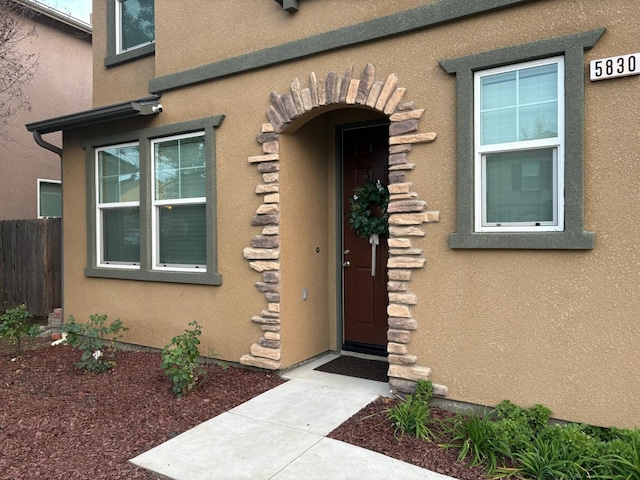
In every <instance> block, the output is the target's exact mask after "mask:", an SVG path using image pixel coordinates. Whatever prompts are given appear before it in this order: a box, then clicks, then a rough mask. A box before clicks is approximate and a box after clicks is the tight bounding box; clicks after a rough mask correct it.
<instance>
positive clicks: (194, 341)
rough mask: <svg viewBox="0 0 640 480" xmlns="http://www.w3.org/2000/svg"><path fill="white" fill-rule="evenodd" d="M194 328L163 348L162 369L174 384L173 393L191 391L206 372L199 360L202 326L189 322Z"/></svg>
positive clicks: (176, 337)
mask: <svg viewBox="0 0 640 480" xmlns="http://www.w3.org/2000/svg"><path fill="white" fill-rule="evenodd" d="M189 326H190V327H193V329H192V330H189V329H187V330H185V331H184V333H183V334H181V335H178V336H175V337H173V338H172V339H171V343H170V344H169V345H167V346H165V347H164V348H163V349H162V369H163V370H164V373H165V374H166V375H167V377H169V379H170V380H171V383H172V384H173V393H174V394H176V395H177V396H179V397H181V396H184V395H187V394H188V393H189V392H191V391H192V390H193V389H194V388H195V387H196V386H197V385H198V381H199V380H200V379H201V377H202V376H203V374H204V373H205V369H204V367H203V366H202V364H201V363H200V362H199V361H198V358H199V357H200V351H199V350H198V345H199V344H200V339H199V338H198V337H200V335H201V334H202V327H201V326H200V325H199V324H198V322H196V321H193V322H190V323H189Z"/></svg>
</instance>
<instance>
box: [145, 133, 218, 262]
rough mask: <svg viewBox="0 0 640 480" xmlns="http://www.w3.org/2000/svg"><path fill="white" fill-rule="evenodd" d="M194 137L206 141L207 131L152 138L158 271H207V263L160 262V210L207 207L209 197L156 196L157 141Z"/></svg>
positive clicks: (153, 243)
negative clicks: (166, 197)
mask: <svg viewBox="0 0 640 480" xmlns="http://www.w3.org/2000/svg"><path fill="white" fill-rule="evenodd" d="M194 137H202V140H203V142H206V135H205V131H204V130H201V131H196V132H191V133H185V134H178V135H172V136H169V137H160V138H155V139H153V140H151V145H150V149H149V150H150V155H151V175H150V178H151V224H152V225H153V228H152V229H151V230H152V232H151V255H152V259H153V263H152V266H151V268H152V269H153V270H158V271H172V272H202V273H204V272H206V271H207V265H206V264H202V265H186V264H166V265H165V264H161V263H160V234H159V231H160V215H159V210H160V208H162V207H166V206H173V205H204V206H205V208H206V205H207V198H206V196H204V197H194V198H176V199H169V200H158V199H157V198H156V180H155V179H156V171H155V165H156V161H155V145H156V144H157V143H163V142H167V141H171V140H179V139H184V138H194ZM203 166H204V167H205V171H206V167H207V160H206V159H205V164H204V165H203Z"/></svg>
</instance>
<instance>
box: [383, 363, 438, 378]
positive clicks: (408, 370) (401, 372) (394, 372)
mask: <svg viewBox="0 0 640 480" xmlns="http://www.w3.org/2000/svg"><path fill="white" fill-rule="evenodd" d="M387 375H389V376H390V377H395V378H404V379H405V380H413V381H414V382H417V381H418V380H429V378H431V369H430V368H428V367H419V366H416V365H413V366H404V365H392V364H389V370H388V372H387Z"/></svg>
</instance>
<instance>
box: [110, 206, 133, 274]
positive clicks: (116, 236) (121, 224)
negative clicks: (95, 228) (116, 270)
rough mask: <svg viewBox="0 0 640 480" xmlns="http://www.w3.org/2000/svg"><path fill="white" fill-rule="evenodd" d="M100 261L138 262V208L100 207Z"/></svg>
mask: <svg viewBox="0 0 640 480" xmlns="http://www.w3.org/2000/svg"><path fill="white" fill-rule="evenodd" d="M102 261H103V262H104V263H128V264H132V263H134V264H138V263H140V209H139V208H138V207H131V208H108V209H107V208H105V209H102Z"/></svg>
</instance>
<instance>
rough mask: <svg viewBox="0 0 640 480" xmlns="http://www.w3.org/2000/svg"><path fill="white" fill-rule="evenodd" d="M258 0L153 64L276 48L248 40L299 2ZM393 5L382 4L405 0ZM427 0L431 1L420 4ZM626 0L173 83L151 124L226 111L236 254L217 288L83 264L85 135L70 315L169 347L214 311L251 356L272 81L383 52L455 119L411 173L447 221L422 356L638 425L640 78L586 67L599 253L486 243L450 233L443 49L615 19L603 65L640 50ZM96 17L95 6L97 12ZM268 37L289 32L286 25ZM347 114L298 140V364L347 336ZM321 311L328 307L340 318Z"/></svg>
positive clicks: (164, 67) (223, 151) (445, 369)
mask: <svg viewBox="0 0 640 480" xmlns="http://www.w3.org/2000/svg"><path fill="white" fill-rule="evenodd" d="M172 3H174V2H163V1H159V2H158V4H157V5H158V6H157V12H158V15H162V14H164V13H163V12H172V9H173V8H177V7H174V6H173V5H172ZM204 3H207V4H208V2H194V4H195V5H194V7H193V12H201V11H202V10H203V9H204V6H203V5H204ZM244 3H246V2H244ZM244 3H242V2H241V3H233V2H232V3H225V5H224V6H223V7H220V8H223V9H225V11H227V13H225V15H232V13H234V14H235V15H236V16H238V18H245V17H244V15H246V18H247V19H249V18H252V19H253V20H254V21H253V22H252V23H251V27H252V28H251V29H249V30H247V29H245V30H243V29H240V28H237V29H236V31H235V33H237V32H239V31H242V33H243V34H246V35H235V36H234V35H229V34H228V33H229V32H227V31H226V30H225V28H226V27H224V28H221V29H214V28H209V29H205V28H195V29H193V30H192V32H191V33H192V34H191V35H190V36H189V42H188V44H189V47H188V48H186V46H185V44H186V43H187V42H184V37H183V36H182V35H181V34H180V35H179V33H181V32H178V30H177V29H175V28H174V27H169V26H168V23H169V22H160V24H159V25H158V27H157V35H158V48H157V56H156V58H155V62H156V69H157V71H158V73H167V72H173V71H177V70H180V69H182V68H185V67H187V66H190V65H195V64H198V63H202V62H203V61H213V60H216V59H219V58H222V57H223V56H227V55H229V54H231V53H239V50H237V48H246V49H249V50H253V49H255V48H257V47H258V46H260V45H262V44H261V43H260V44H258V43H256V42H257V40H252V39H251V37H252V35H250V33H251V32H253V31H257V30H259V29H258V28H257V26H258V25H259V24H260V23H261V22H263V19H262V17H261V16H260V15H257V13H259V12H256V10H255V9H256V8H257V9H260V11H261V9H264V10H265V12H266V11H268V12H269V13H268V14H267V13H265V17H264V18H271V17H274V16H278V15H281V14H283V15H284V12H282V10H281V9H279V6H278V5H277V4H276V3H275V2H273V5H269V2H264V4H263V3H262V2H261V3H260V6H255V8H254V9H253V11H252V12H251V13H248V11H246V10H245V9H242V8H239V7H236V5H244ZM327 3H328V4H335V3H336V2H327ZM352 3H354V4H355V5H357V6H354V11H355V12H359V13H358V14H357V15H356V14H354V15H355V16H353V17H350V18H352V19H351V20H344V19H343V16H341V15H338V14H335V13H334V11H333V10H331V13H329V14H327V15H326V16H318V11H317V10H316V9H317V8H320V7H319V5H321V4H324V2H306V3H305V2H301V9H300V11H299V12H298V13H296V14H295V16H291V17H289V16H287V17H286V18H283V19H282V20H281V22H280V24H279V30H283V31H285V32H282V33H280V35H282V38H283V39H284V38H287V39H288V38H294V37H296V36H297V35H298V34H299V33H300V32H303V31H306V30H305V29H307V30H308V31H309V32H311V31H316V30H314V29H317V28H319V27H317V24H319V23H321V22H319V21H318V18H323V21H324V20H326V26H325V27H323V28H325V29H327V30H329V29H330V28H334V27H336V26H339V25H343V24H345V23H344V22H347V23H349V22H351V21H355V20H354V19H359V20H362V19H364V18H369V17H368V16H367V15H369V14H372V15H375V14H377V11H376V13H371V12H372V11H371V10H366V9H363V10H360V6H359V5H360V2H352ZM362 3H364V2H362ZM366 3H371V2H366ZM391 3H392V5H391V4H390V5H389V6H388V7H384V8H404V5H405V3H404V2H395V3H393V2H391ZM400 3H402V7H400ZM419 3H425V2H413V3H412V5H413V4H419ZM611 3H612V2H607V5H604V3H602V4H601V2H579V7H580V8H577V6H576V2H574V1H569V0H558V1H555V2H541V1H538V2H532V3H530V4H527V5H524V6H521V7H516V8H513V9H510V10H505V11H501V12H496V13H492V14H487V15H484V16H480V17H474V18H469V19H466V20H462V21H459V22H456V23H453V24H447V25H443V26H440V27H436V28H432V29H428V30H423V31H420V32H416V33H412V34H407V35H403V36H398V37H395V38H392V39H389V40H386V41H380V42H373V43H369V44H365V45H363V46H360V47H357V48H356V47H354V48H346V49H343V50H338V51H335V52H331V53H327V54H320V55H316V56H313V57H310V58H305V59H303V60H300V61H297V62H294V63H290V64H282V65H278V66H274V67H272V68H268V69H262V70H259V71H256V72H251V73H246V74H241V75H236V76H232V77H229V78H223V79H220V80H217V81H214V82H209V83H203V84H199V85H197V86H193V87H190V88H184V89H179V90H175V91H170V92H167V93H165V94H164V96H163V98H162V104H163V106H164V112H163V113H162V114H161V115H159V116H158V117H157V118H156V119H154V120H151V121H152V122H155V123H154V124H157V125H159V124H171V123H175V122H179V121H183V120H188V119H194V118H201V117H206V116H209V115H214V114H225V115H227V118H226V119H225V121H224V123H223V125H222V126H221V127H220V128H219V129H218V130H217V136H216V139H217V145H216V154H217V188H218V199H219V201H218V205H217V212H218V244H219V247H218V256H219V271H220V272H221V273H222V276H223V283H222V285H221V286H218V287H202V286H188V285H176V284H158V283H149V284H145V283H141V282H128V281H115V280H111V281H110V280H98V279H88V278H85V277H84V275H83V269H84V267H85V264H86V258H85V257H86V255H85V253H84V252H85V251H86V232H85V224H84V222H85V215H86V212H85V199H84V192H83V190H82V189H83V188H84V181H85V180H84V167H83V162H84V160H83V159H82V158H81V153H82V152H81V151H80V150H79V149H78V148H76V147H74V146H73V145H74V139H73V138H72V137H69V139H68V142H65V147H67V146H68V147H69V151H67V152H66V153H65V155H66V157H65V179H64V180H65V182H67V185H69V184H72V185H77V186H79V188H77V189H73V190H71V191H67V192H66V193H65V195H66V196H65V206H66V209H65V218H66V219H67V220H66V221H65V240H66V245H65V269H66V270H65V275H66V281H67V282H66V285H65V314H71V313H72V314H74V315H76V317H80V318H82V317H86V316H87V315H88V314H90V313H94V312H98V311H100V312H102V311H104V312H105V313H108V314H109V315H110V316H112V317H114V318H115V317H120V318H122V319H123V321H124V322H125V323H126V324H128V325H129V326H130V327H131V331H130V332H128V334H127V337H126V340H127V341H131V342H134V343H147V344H150V345H152V346H162V345H164V344H165V343H167V342H168V340H169V338H170V336H172V335H175V334H176V333H179V332H180V331H182V329H184V328H185V327H186V324H187V323H188V321H190V320H193V319H197V320H199V321H201V323H203V325H204V330H203V345H205V346H210V347H212V348H213V349H215V350H216V351H217V352H218V353H219V354H220V356H221V357H222V358H224V359H227V360H232V361H237V359H238V358H239V357H240V356H241V355H243V354H245V353H247V352H248V350H249V347H250V346H251V344H252V343H254V342H256V341H257V339H258V338H259V337H260V334H261V333H260V329H259V327H258V326H257V325H254V324H252V323H251V321H250V319H251V317H252V316H254V315H256V314H258V313H259V312H260V311H261V310H262V309H264V308H265V307H266V304H265V300H264V296H262V295H261V294H260V293H259V292H257V290H256V289H255V288H254V287H253V284H254V283H255V282H256V281H259V280H260V275H259V274H257V273H256V272H254V271H253V270H251V269H250V268H249V266H248V262H247V261H246V260H245V259H244V258H243V257H242V248H243V247H245V246H248V245H249V242H250V240H251V238H252V237H253V236H255V235H258V234H259V233H260V228H259V227H251V225H250V220H251V218H252V216H253V215H254V214H255V211H256V208H257V207H258V206H259V205H260V203H261V199H260V197H259V196H257V195H256V194H255V193H254V188H255V186H256V185H257V184H258V183H261V178H260V175H259V173H258V172H257V170H256V169H255V167H254V166H253V165H250V164H249V163H248V162H247V158H248V157H249V156H252V155H257V154H260V153H261V149H260V145H259V144H258V143H257V142H256V140H255V137H256V135H257V134H258V133H260V126H261V124H262V123H264V122H266V121H267V120H266V117H265V113H264V112H265V111H266V109H267V107H268V105H269V103H268V102H269V93H270V92H271V91H273V90H275V91H278V92H281V93H282V92H285V91H287V90H288V89H289V88H290V82H291V80H292V79H293V78H294V77H299V78H300V80H301V82H302V83H303V86H304V85H306V83H307V78H308V74H309V72H311V71H315V72H317V74H318V76H319V77H321V78H325V77H326V75H327V73H328V72H329V71H336V72H338V73H340V74H342V73H344V71H345V70H346V69H347V68H348V67H349V66H350V65H354V66H355V69H354V76H356V77H359V75H360V73H361V71H362V68H363V67H364V65H365V64H366V63H369V62H372V63H374V64H375V65H376V78H379V79H384V78H386V77H387V75H389V74H390V73H396V74H397V75H398V78H399V86H402V87H406V88H407V93H406V97H405V100H410V101H413V102H415V104H416V108H425V109H426V112H425V114H424V116H423V118H422V120H421V122H420V131H435V132H437V133H438V139H437V140H436V141H435V142H434V143H431V144H424V145H416V146H414V148H413V150H412V152H411V153H410V154H409V158H408V161H409V162H412V163H416V168H415V171H413V172H411V173H410V174H409V178H410V180H411V181H412V182H413V184H414V185H413V190H414V191H416V192H417V193H418V194H419V195H420V198H421V199H423V200H426V201H427V202H428V208H429V210H439V211H440V212H441V221H440V223H438V224H430V225H426V226H425V229H426V232H427V234H426V236H425V237H424V238H416V239H414V247H417V248H422V249H424V252H425V253H424V255H425V257H426V258H427V266H426V268H425V269H423V270H420V271H418V272H417V273H416V274H415V275H414V279H413V280H412V282H411V290H412V291H413V292H414V293H416V294H417V296H418V299H419V304H418V305H417V306H415V307H414V308H413V315H414V317H415V318H416V319H417V321H418V324H419V328H418V330H417V331H416V332H415V333H414V334H413V337H412V340H411V343H410V344H409V353H411V354H413V355H416V356H417V357H418V363H419V364H420V365H422V366H428V367H430V368H431V369H432V371H433V374H432V379H433V381H434V382H435V383H438V384H443V385H446V386H447V387H448V389H449V398H451V399H454V400H462V401H467V402H474V403H480V404H495V403H497V402H499V401H500V400H502V399H503V398H508V399H510V400H512V401H514V402H517V403H520V404H524V405H531V404H534V403H543V404H545V405H548V406H549V407H551V408H552V410H553V411H554V414H555V415H556V416H557V417H560V418H563V419H568V420H581V421H586V422H592V423H597V424H604V425H607V424H615V425H619V426H638V425H639V423H638V422H639V421H638V419H639V418H640V407H639V406H638V402H637V401H636V399H637V398H638V397H639V396H640V387H639V384H638V382H637V373H636V372H637V371H638V370H639V369H640V356H638V355H637V344H638V339H640V327H639V326H638V322H637V315H638V312H639V311H640V296H639V295H638V290H639V288H638V285H639V280H640V278H639V277H640V273H639V272H640V269H639V267H640V261H639V258H640V257H639V256H638V254H637V250H638V243H639V242H638V235H637V225H638V224H640V209H638V208H637V207H636V206H637V204H638V200H640V199H639V198H638V197H639V196H640V195H639V193H638V192H640V189H639V188H638V187H639V185H638V183H640V181H639V180H638V179H639V178H640V175H638V173H640V172H638V169H639V168H640V167H638V165H639V160H640V158H639V154H638V151H637V144H638V137H639V133H638V132H639V128H638V122H637V111H638V109H639V107H640V99H639V97H638V95H637V91H638V82H640V77H631V78H625V79H617V80H608V81H604V82H598V83H593V84H592V83H589V81H588V79H587V81H586V92H585V112H586V121H585V125H586V127H585V171H586V173H585V219H586V220H585V227H586V229H587V230H591V231H594V232H595V233H596V247H595V249H594V250H590V251H515V250H514V251H504V250H495V251H490V250H484V251H477V250H451V249H450V248H449V246H448V237H449V234H450V233H451V232H453V231H455V229H456V224H455V220H456V208H455V165H456V156H455V152H456V143H455V142H456V130H455V128H456V125H455V78H454V77H453V76H450V75H448V74H447V73H446V72H444V70H443V69H442V68H441V67H440V66H439V64H438V61H439V60H443V59H446V58H453V57H457V56H461V55H467V54H473V53H478V52H481V51H487V50H493V49H497V48H501V47H506V46H512V45H518V44H522V43H526V42H530V41H535V40H540V39H544V38H550V37H556V36H560V35H564V34H569V33H576V32H580V31H586V30H591V29H594V28H599V27H606V28H607V32H606V33H605V35H604V37H603V38H602V39H601V40H600V41H599V43H597V44H596V46H595V48H594V49H593V50H591V51H588V52H586V56H585V75H588V73H587V69H588V61H589V60H591V59H595V58H602V57H608V56H613V55H618V54H625V53H631V52H634V51H637V44H636V41H635V40H636V37H637V35H636V32H637V27H638V24H639V23H640V22H639V20H640V19H639V14H638V12H637V6H636V4H635V2H633V1H631V0H628V1H623V0H619V1H616V2H613V3H615V7H614V6H612V5H611ZM380 4H389V2H380ZM235 8H238V9H237V11H236V10H234V9H235ZM272 8H273V9H275V11H271V9H272ZM232 10H234V12H232ZM365 10H366V11H367V12H368V13H365ZM276 11H277V13H276ZM286 15H288V14H286ZM196 16H197V17H198V20H196V22H201V21H202V22H204V21H205V20H204V19H203V20H200V18H201V17H202V15H196ZM97 17H98V14H97V13H96V16H95V17H94V18H95V19H96V21H97ZM253 17H255V18H253ZM338 17H339V18H340V20H338ZM287 19H289V20H287ZM523 19H526V21H523ZM247 21H248V20H247ZM287 22H291V23H294V24H295V25H296V27H295V28H296V32H286V30H287V28H288V25H289V23H287ZM332 22H333V23H332ZM254 25H255V27H254ZM265 28H266V27H265ZM267 30H268V32H269V33H270V34H273V30H271V29H267ZM96 36H99V35H98V28H96ZM161 37H162V39H160V38H161ZM245 37H247V38H245ZM265 38H269V39H271V40H273V38H278V39H280V37H273V36H272V35H269V36H266V37H265ZM96 40H98V39H96ZM100 41H102V40H100ZM278 41H281V40H278ZM273 43H274V44H276V43H278V42H276V41H274V42H273ZM169 45H175V46H176V49H175V50H174V51H172V54H173V52H179V53H180V55H175V57H180V59H179V60H178V59H177V58H166V55H168V53H164V54H163V52H167V48H168V47H167V46H169ZM238 45H241V46H242V47H239V46H238ZM254 47H255V48H254ZM100 48H101V47H98V51H100ZM221 56H222V57H221ZM205 59H206V60H205ZM96 61H97V62H99V61H100V60H96ZM149 61H150V60H149V59H145V60H143V61H142V62H140V64H136V63H135V62H134V64H132V65H127V66H122V67H116V68H114V69H111V71H109V72H106V74H105V72H104V70H102V68H101V67H99V66H98V67H96V68H97V70H96V71H97V74H96V75H97V77H99V78H97V79H96V83H97V84H98V85H101V88H102V90H103V91H102V92H101V93H100V94H99V96H98V97H99V100H98V102H97V103H113V101H119V100H123V99H126V98H123V95H125V93H130V94H131V96H130V98H134V97H136V96H142V95H140V93H143V94H144V92H140V89H141V87H140V85H139V84H138V83H139V82H138V77H139V76H140V75H142V73H143V72H144V71H147V72H148V71H150V70H152V69H150V68H148V63H149ZM151 61H152V60H151ZM120 69H121V70H120ZM119 70H120V71H119ZM132 70H136V73H135V74H132V78H129V81H130V82H131V83H132V84H135V85H133V86H131V87H130V89H129V90H126V89H125V91H124V93H123V91H122V90H121V89H119V88H118V87H121V86H123V85H124V83H125V81H124V80H118V81H115V78H116V77H117V76H118V75H120V74H122V75H127V74H129V73H130V72H131V71H132ZM118 71H119V72H118ZM122 72H124V73H122ZM132 80H133V81H132ZM111 82H113V84H111ZM107 85H109V86H110V88H109V89H107V88H106V87H107ZM111 87H112V88H113V90H111ZM341 115H342V114H341V112H339V111H334V112H332V113H331V118H325V117H322V118H318V119H316V120H314V121H313V122H311V123H309V124H308V125H307V126H303V127H301V128H300V129H299V130H298V131H297V132H296V133H294V134H293V136H292V137H290V138H289V137H286V136H282V138H281V141H280V147H281V151H280V155H281V160H280V161H281V179H280V180H281V202H282V204H281V213H282V217H281V222H282V231H281V237H282V238H281V240H282V249H281V252H282V280H281V287H282V306H281V309H282V350H283V366H288V365H290V364H291V363H295V362H297V361H300V360H304V358H305V357H306V356H311V355H315V354H317V353H320V352H321V351H322V350H323V349H332V348H336V347H337V345H336V343H335V340H334V339H335V330H336V326H335V309H336V305H335V303H336V300H335V299H336V296H337V294H336V292H335V289H334V288H333V283H334V282H335V273H334V272H333V270H334V265H335V254H336V252H335V244H333V241H334V240H333V239H334V238H335V237H334V236H333V235H332V228H335V225H332V221H333V220H332V219H333V218H334V214H333V213H332V211H331V209H332V208H335V206H334V201H335V194H334V192H333V190H332V188H333V185H335V182H334V179H333V178H332V173H331V172H332V170H331V169H332V168H333V165H332V164H331V163H329V164H328V165H322V161H323V159H324V158H326V159H327V160H328V162H332V161H333V159H332V158H331V156H332V153H331V152H332V150H331V148H333V147H332V146H330V143H331V136H332V133H331V129H332V128H333V126H332V125H333V124H334V123H338V122H341V121H345V120H346V119H347V117H346V116H341ZM118 128H122V129H124V128H126V125H124V124H122V125H120V126H119V127H118ZM325 139H326V141H327V145H326V146H324V148H323V142H324V141H325ZM67 155H68V156H67ZM67 158H68V160H67ZM312 178H315V179H316V180H317V181H315V182H314V181H311V179H312ZM323 201H324V202H326V204H327V205H328V208H327V209H325V208H323V207H325V205H323ZM319 206H320V207H321V208H318V207H319ZM317 218H321V220H320V221H319V224H320V225H322V224H323V223H324V224H325V225H327V226H326V227H325V228H324V230H323V232H322V235H318V236H316V235H315V234H314V233H315V232H313V229H311V228H309V225H310V224H311V225H313V224H314V220H315V219H317ZM316 246H320V254H316V253H315V247H316ZM332 249H333V250H332ZM323 262H326V265H322V263H323ZM303 288H308V291H309V300H307V301H306V302H303V301H302V289H303ZM87 299H91V301H90V302H88V301H87ZM316 302H317V303H316ZM323 315H326V316H327V320H326V323H324V324H323V322H322V319H321V317H322V316H323ZM332 316H333V317H332ZM332 318H333V319H332Z"/></svg>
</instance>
